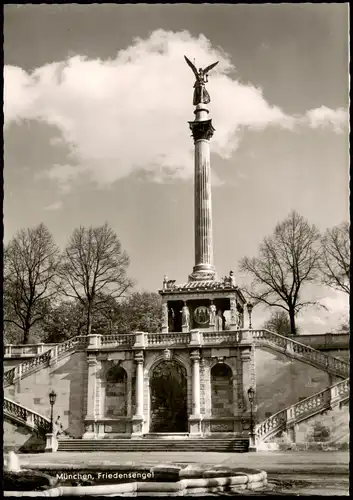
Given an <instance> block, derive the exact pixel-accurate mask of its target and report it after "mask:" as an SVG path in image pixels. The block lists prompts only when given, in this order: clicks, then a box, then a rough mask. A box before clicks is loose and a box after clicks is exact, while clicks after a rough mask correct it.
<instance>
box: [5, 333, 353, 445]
mask: <svg viewBox="0 0 353 500" xmlns="http://www.w3.org/2000/svg"><path fill="white" fill-rule="evenodd" d="M210 334H212V335H211V336H210ZM145 335H146V339H147V344H146V345H147V347H149V346H150V347H152V346H156V347H157V346H158V347H161V346H164V345H170V336H169V335H168V334H163V335H162V334H145ZM173 335H174V337H175V335H176V334H173ZM180 335H181V334H180ZM149 337H150V338H149ZM244 339H247V341H250V342H251V343H253V345H255V346H258V347H267V348H269V349H271V350H275V351H277V352H281V353H283V354H285V355H286V356H288V357H290V358H292V359H297V360H299V361H302V362H304V363H307V364H309V365H311V366H314V367H315V368H319V369H323V370H325V371H326V372H327V373H329V374H331V375H334V376H336V377H340V378H342V379H344V380H342V381H341V382H338V383H336V384H334V385H333V386H331V387H329V388H327V389H324V390H323V391H321V392H319V393H316V394H314V395H312V396H310V397H308V398H306V399H305V400H303V401H300V402H299V403H297V404H295V405H293V406H290V407H288V408H285V409H283V410H281V411H279V412H278V413H276V414H274V415H272V416H271V417H269V418H268V419H266V420H265V421H264V422H262V423H260V424H259V425H257V426H256V436H257V442H266V441H268V440H269V439H271V438H272V437H274V436H276V435H277V434H279V433H280V432H282V431H283V430H286V429H288V428H291V427H293V426H294V425H295V424H297V423H299V422H301V421H303V420H305V419H308V418H310V417H312V416H314V415H316V414H319V413H321V412H322V411H324V410H327V409H329V408H331V407H332V406H333V405H335V404H339V403H342V402H344V401H346V400H347V399H348V398H349V378H348V377H349V365H348V363H346V362H345V361H342V360H340V359H338V358H334V357H332V356H328V355H326V354H324V353H322V352H320V351H317V350H315V349H313V348H311V347H309V346H307V345H305V344H302V343H300V342H297V341H296V340H293V339H290V338H287V337H283V336H281V335H278V334H277V333H274V332H271V331H269V330H236V331H226V332H205V333H204V335H200V340H201V345H205V346H206V345H207V346H208V345H211V344H212V345H215V346H216V345H222V347H223V346H225V345H230V346H235V345H237V344H238V343H243V341H244ZM134 342H135V334H133V333H132V334H124V335H107V336H102V337H101V339H100V344H99V345H97V346H95V349H98V350H99V349H100V348H101V347H103V348H107V347H110V346H112V345H114V346H121V347H124V348H131V347H132V346H133V345H134ZM188 343H189V335H188V334H183V335H181V336H180V339H179V337H178V338H175V339H174V340H173V345H174V344H175V345H179V344H180V347H187V345H188ZM87 347H88V338H87V337H86V336H78V337H73V338H72V339H69V340H67V341H65V342H62V343H60V344H56V345H54V346H52V347H51V348H50V349H49V350H48V351H46V352H45V353H42V354H40V355H38V356H36V357H33V358H31V359H27V360H25V361H23V362H22V363H20V364H19V365H17V366H15V367H14V368H11V369H10V370H8V371H6V372H5V373H4V387H9V386H11V385H13V384H14V383H16V382H17V381H18V380H20V379H21V378H23V377H26V376H29V375H30V374H32V373H34V372H36V371H38V370H40V369H41V368H43V367H47V366H48V365H50V364H51V363H54V362H55V361H56V360H58V359H61V358H62V357H63V356H66V355H69V354H70V353H72V352H74V351H75V350H77V349H82V348H87ZM4 414H5V415H6V416H7V417H8V418H11V419H13V420H14V421H16V422H17V423H20V424H23V425H25V426H27V427H30V428H32V429H36V428H40V429H48V419H46V418H45V417H43V416H41V415H39V414H37V413H36V412H34V411H32V410H30V409H29V408H25V407H23V406H21V405H20V404H19V403H16V402H14V401H11V400H9V399H7V398H5V399H4ZM248 446H249V442H248V438H239V439H235V438H222V439H216V438H213V439H211V438H201V439H192V438H187V439H185V440H174V439H161V440H158V439H155V438H153V439H152V438H151V437H145V438H143V439H138V440H130V439H104V440H82V439H69V440H63V441H59V451H74V450H75V451H152V450H153V451H158V450H161V451H168V450H174V451H196V450H197V451H234V452H236V451H239V452H244V451H247V450H248Z"/></svg>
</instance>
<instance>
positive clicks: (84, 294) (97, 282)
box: [60, 224, 132, 335]
mask: <svg viewBox="0 0 353 500" xmlns="http://www.w3.org/2000/svg"><path fill="white" fill-rule="evenodd" d="M128 265H129V257H128V255H127V254H126V252H124V251H123V250H122V248H121V244H120V241H119V240H118V237H117V235H116V233H115V232H114V231H113V230H112V229H111V228H110V227H108V225H107V224H104V225H103V226H100V227H95V228H93V227H90V228H88V229H87V228H84V227H80V228H79V229H75V230H74V232H73V234H72V236H71V238H70V240H69V243H68V245H67V247H66V249H65V251H64V253H63V257H62V263H61V266H60V276H61V277H62V283H63V292H64V293H65V295H67V296H68V297H74V298H75V299H77V300H79V301H80V303H81V304H82V305H83V306H84V307H85V310H86V312H87V335H89V334H90V333H91V331H92V316H93V314H94V312H95V311H96V310H97V308H99V307H100V306H101V305H102V302H103V301H105V300H106V298H107V296H109V297H114V298H116V297H120V296H122V295H123V294H124V293H125V292H126V291H127V290H128V289H129V288H130V287H131V286H132V281H131V280H130V279H129V278H128V277H127V275H126V269H127V267H128Z"/></svg>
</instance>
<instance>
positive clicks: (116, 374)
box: [104, 365, 127, 418]
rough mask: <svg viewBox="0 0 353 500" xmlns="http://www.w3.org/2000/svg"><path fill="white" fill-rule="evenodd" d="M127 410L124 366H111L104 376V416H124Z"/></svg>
mask: <svg viewBox="0 0 353 500" xmlns="http://www.w3.org/2000/svg"><path fill="white" fill-rule="evenodd" d="M126 412H127V375H126V371H125V370H124V368H122V367H121V366H118V365H114V366H112V367H111V368H110V369H109V370H108V371H107V373H106V376H105V400H104V416H105V417H110V418H115V417H125V416H126Z"/></svg>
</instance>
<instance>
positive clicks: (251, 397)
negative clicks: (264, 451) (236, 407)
mask: <svg viewBox="0 0 353 500" xmlns="http://www.w3.org/2000/svg"><path fill="white" fill-rule="evenodd" d="M248 398H249V403H250V446H249V451H252V450H256V443H255V425H254V413H253V405H254V399H255V391H254V389H253V388H252V387H249V389H248Z"/></svg>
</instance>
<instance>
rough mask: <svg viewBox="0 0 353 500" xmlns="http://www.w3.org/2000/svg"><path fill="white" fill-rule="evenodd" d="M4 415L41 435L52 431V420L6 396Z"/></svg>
mask: <svg viewBox="0 0 353 500" xmlns="http://www.w3.org/2000/svg"><path fill="white" fill-rule="evenodd" d="M4 417H7V418H8V419H10V420H12V421H13V422H15V423H16V424H20V425H23V426H24V427H27V428H28V429H30V430H33V431H35V432H37V433H39V434H41V435H44V434H45V433H46V432H49V431H50V420H49V419H48V418H46V417H43V416H42V415H39V413H36V412H35V411H33V410H30V409H29V408H25V407H24V406H22V405H20V404H18V403H16V402H15V401H11V400H10V399H8V398H4Z"/></svg>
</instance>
